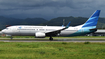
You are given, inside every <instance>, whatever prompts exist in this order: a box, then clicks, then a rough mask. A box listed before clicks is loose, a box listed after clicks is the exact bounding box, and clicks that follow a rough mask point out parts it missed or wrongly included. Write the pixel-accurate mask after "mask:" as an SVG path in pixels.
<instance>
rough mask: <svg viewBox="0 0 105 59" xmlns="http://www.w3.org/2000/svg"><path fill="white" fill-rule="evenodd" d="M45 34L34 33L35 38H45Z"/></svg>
mask: <svg viewBox="0 0 105 59" xmlns="http://www.w3.org/2000/svg"><path fill="white" fill-rule="evenodd" d="M45 36H46V35H45V33H42V32H37V33H35V37H36V38H45Z"/></svg>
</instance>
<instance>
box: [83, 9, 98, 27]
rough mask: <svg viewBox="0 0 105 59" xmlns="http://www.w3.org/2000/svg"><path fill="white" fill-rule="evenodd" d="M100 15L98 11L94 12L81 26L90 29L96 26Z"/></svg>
mask: <svg viewBox="0 0 105 59" xmlns="http://www.w3.org/2000/svg"><path fill="white" fill-rule="evenodd" d="M99 15H100V10H96V11H95V12H94V13H93V15H92V16H91V17H90V18H89V19H88V20H87V21H86V22H85V23H84V24H83V26H82V28H83V27H90V26H96V25H97V22H98V18H99Z"/></svg>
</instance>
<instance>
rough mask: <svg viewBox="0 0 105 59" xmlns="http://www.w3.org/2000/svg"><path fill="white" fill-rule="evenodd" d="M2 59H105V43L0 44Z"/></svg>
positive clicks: (0, 56)
mask: <svg viewBox="0 0 105 59" xmlns="http://www.w3.org/2000/svg"><path fill="white" fill-rule="evenodd" d="M0 59H105V43H90V42H84V43H77V42H74V43H72V42H71V43H69V42H0Z"/></svg>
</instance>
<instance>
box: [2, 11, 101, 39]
mask: <svg viewBox="0 0 105 59" xmlns="http://www.w3.org/2000/svg"><path fill="white" fill-rule="evenodd" d="M100 11H101V10H96V11H95V12H94V13H93V14H92V16H91V17H90V18H89V19H88V20H87V21H86V22H85V23H84V24H82V25H78V26H74V27H71V26H70V22H69V23H68V25H67V26H32V25H15V26H9V27H7V28H5V29H3V30H2V31H1V33H3V34H7V35H11V39H12V36H35V37H36V38H45V37H46V36H48V37H50V38H49V40H53V38H52V37H54V36H81V35H86V34H89V33H94V32H95V31H97V28H96V25H97V22H98V18H99V15H100Z"/></svg>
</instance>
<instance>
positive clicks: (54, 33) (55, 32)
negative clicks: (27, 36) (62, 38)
mask: <svg viewBox="0 0 105 59" xmlns="http://www.w3.org/2000/svg"><path fill="white" fill-rule="evenodd" d="M70 23H71V22H69V23H68V25H67V26H66V27H65V28H62V29H59V30H56V31H52V32H48V33H46V36H57V35H58V34H59V33H60V32H61V31H62V30H65V29H67V28H68V27H69V26H70Z"/></svg>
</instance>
